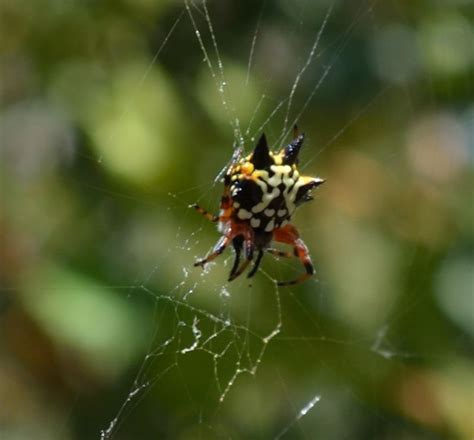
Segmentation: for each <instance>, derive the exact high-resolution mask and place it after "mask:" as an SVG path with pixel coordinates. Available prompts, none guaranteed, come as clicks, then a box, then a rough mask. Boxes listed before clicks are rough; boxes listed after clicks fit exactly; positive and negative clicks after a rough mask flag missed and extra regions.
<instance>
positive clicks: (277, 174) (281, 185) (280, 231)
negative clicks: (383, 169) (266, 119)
mask: <svg viewBox="0 0 474 440" xmlns="http://www.w3.org/2000/svg"><path fill="white" fill-rule="evenodd" d="M303 140H304V133H303V134H301V135H298V129H297V127H296V126H295V127H294V140H293V141H292V142H291V143H290V144H288V145H287V146H286V148H283V149H281V150H280V151H278V152H271V151H270V150H269V148H268V144H267V140H266V137H265V134H262V136H261V137H260V139H259V141H258V143H257V146H256V147H255V149H254V151H253V152H252V153H251V154H249V155H248V156H247V157H244V158H242V159H240V160H238V161H236V162H234V163H231V165H230V166H229V168H228V169H227V171H226V173H225V176H224V194H223V195H222V198H221V203H220V212H219V215H213V214H210V213H209V212H207V211H206V210H204V209H203V208H201V207H200V206H198V205H192V206H193V207H194V208H195V209H196V210H197V211H198V212H199V213H201V214H202V215H204V216H205V217H206V218H207V219H208V220H210V221H212V222H217V223H218V230H219V232H220V233H221V234H222V237H221V238H220V239H219V241H218V242H217V244H216V245H215V246H214V249H213V251H212V252H211V253H210V254H209V255H207V256H206V257H205V258H204V259H202V260H199V261H197V262H196V263H194V266H204V265H205V264H206V263H209V262H210V261H212V260H214V259H215V258H216V257H218V256H219V255H220V254H222V252H224V250H225V248H226V247H227V246H228V245H229V244H230V243H232V245H233V247H234V250H235V261H234V265H233V266H232V269H231V271H230V275H229V281H232V280H234V279H235V278H237V277H238V276H239V275H241V274H242V273H243V272H244V271H245V269H246V268H247V267H248V265H249V264H250V262H251V261H252V260H253V258H254V253H255V251H257V257H256V259H255V263H254V266H253V268H252V269H251V270H250V272H249V273H248V278H251V277H252V276H253V275H255V273H256V272H257V270H258V267H259V265H260V262H261V260H262V257H263V254H264V252H265V251H267V252H269V253H271V254H273V255H276V256H280V257H293V256H295V257H298V258H299V259H300V261H301V263H302V264H303V266H304V268H305V270H306V272H305V273H304V274H302V275H301V276H299V277H298V278H296V279H294V280H292V281H281V282H278V283H277V284H278V285H279V286H288V285H293V284H298V283H301V282H303V281H305V280H307V279H308V278H310V277H311V276H312V275H313V274H314V267H313V264H312V262H311V258H310V256H309V252H308V248H307V247H306V245H305V244H304V242H303V240H302V239H301V238H300V236H299V234H298V231H297V230H296V228H295V227H294V226H293V225H291V224H290V223H289V221H290V219H291V216H292V214H293V213H294V212H295V210H296V208H297V207H298V206H299V205H301V204H302V203H304V202H307V201H309V200H312V196H311V194H310V193H311V190H312V189H314V188H315V187H317V186H318V185H321V184H322V183H323V182H324V180H323V179H320V178H319V177H309V176H301V175H300V173H299V172H298V167H297V165H298V154H299V152H300V149H301V146H302V145H303ZM272 241H276V242H280V243H284V244H289V245H291V246H293V253H291V252H282V251H279V250H277V249H273V248H270V243H271V242H272ZM242 250H244V254H245V261H244V262H243V263H242V264H241V265H240V267H239V262H240V254H241V252H242Z"/></svg>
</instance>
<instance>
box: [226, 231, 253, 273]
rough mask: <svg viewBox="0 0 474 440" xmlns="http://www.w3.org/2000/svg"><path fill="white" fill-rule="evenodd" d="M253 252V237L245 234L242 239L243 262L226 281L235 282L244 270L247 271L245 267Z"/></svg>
mask: <svg viewBox="0 0 474 440" xmlns="http://www.w3.org/2000/svg"><path fill="white" fill-rule="evenodd" d="M253 250H254V246H253V236H252V235H251V234H250V233H248V232H247V233H246V234H245V239H244V251H245V261H244V262H243V263H242V264H241V266H240V267H239V269H238V270H236V271H235V272H234V273H233V274H232V273H231V275H230V276H229V280H228V281H232V280H235V279H236V278H237V277H238V276H239V275H241V274H242V272H243V271H244V270H245V269H247V266H248V265H249V264H250V262H251V261H252V259H253Z"/></svg>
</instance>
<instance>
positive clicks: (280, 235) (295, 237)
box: [273, 225, 314, 286]
mask: <svg viewBox="0 0 474 440" xmlns="http://www.w3.org/2000/svg"><path fill="white" fill-rule="evenodd" d="M273 238H274V240H275V241H278V242H280V243H286V244H290V245H292V246H293V248H294V252H295V255H296V256H297V257H298V258H299V259H300V261H301V264H302V265H303V266H304V268H305V270H306V272H305V273H304V274H302V275H300V276H299V277H298V278H296V279H294V280H291V281H279V282H278V283H277V284H278V286H292V285H295V284H299V283H302V282H303V281H306V280H307V279H309V278H311V277H312V276H313V274H314V267H313V263H312V262H311V258H310V256H309V251H308V248H307V247H306V245H305V244H304V242H303V240H301V238H299V234H298V231H297V230H296V229H295V227H294V226H292V225H287V226H285V227H283V228H280V229H277V230H276V231H275V233H274V237H273Z"/></svg>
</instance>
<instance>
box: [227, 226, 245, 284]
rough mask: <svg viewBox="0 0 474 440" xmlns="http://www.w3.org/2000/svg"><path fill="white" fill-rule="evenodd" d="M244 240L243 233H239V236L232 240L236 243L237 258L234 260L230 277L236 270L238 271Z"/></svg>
mask: <svg viewBox="0 0 474 440" xmlns="http://www.w3.org/2000/svg"><path fill="white" fill-rule="evenodd" d="M242 242H243V237H242V236H241V235H239V236H238V237H235V238H234V240H233V241H232V243H233V245H234V250H235V260H234V264H233V266H232V269H231V271H230V274H229V277H232V276H234V274H235V272H236V271H237V268H238V267H239V263H240V253H241V252H242Z"/></svg>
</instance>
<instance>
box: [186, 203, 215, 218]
mask: <svg viewBox="0 0 474 440" xmlns="http://www.w3.org/2000/svg"><path fill="white" fill-rule="evenodd" d="M190 207H191V208H194V209H195V210H196V211H197V212H199V214H201V215H202V216H204V217H206V218H207V219H208V220H209V221H211V222H214V223H215V222H217V221H218V220H219V216H218V215H214V214H211V213H210V212H207V211H206V210H205V209H204V208H201V207H200V206H199V205H197V204H196V203H195V204H193V205H191V206H190Z"/></svg>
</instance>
